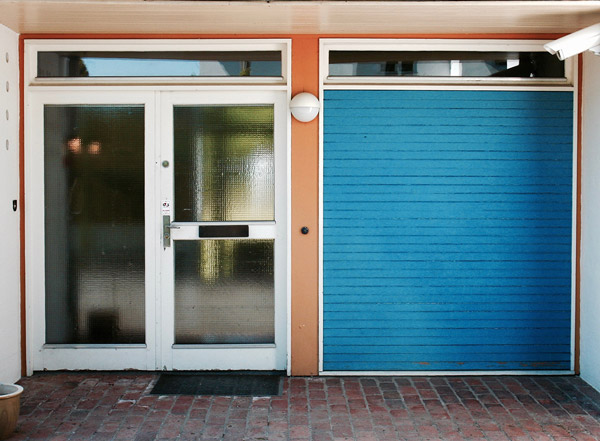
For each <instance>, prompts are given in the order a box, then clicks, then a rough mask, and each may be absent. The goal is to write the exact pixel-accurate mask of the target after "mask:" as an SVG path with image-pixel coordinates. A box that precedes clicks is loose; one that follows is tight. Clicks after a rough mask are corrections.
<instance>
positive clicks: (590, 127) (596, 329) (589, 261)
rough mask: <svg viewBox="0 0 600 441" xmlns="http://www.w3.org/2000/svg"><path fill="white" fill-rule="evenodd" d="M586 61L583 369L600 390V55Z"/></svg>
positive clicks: (582, 222) (592, 383)
mask: <svg viewBox="0 0 600 441" xmlns="http://www.w3.org/2000/svg"><path fill="white" fill-rule="evenodd" d="M583 63H584V68H583V112H582V114H583V125H582V130H583V133H582V143H583V152H582V172H581V173H582V175H581V178H582V180H581V198H582V200H581V328H580V329H581V357H580V368H581V377H582V378H583V379H584V380H585V381H587V382H588V383H589V384H591V385H592V386H594V387H595V388H596V389H598V390H600V124H599V123H600V57H598V56H595V55H592V54H590V53H589V52H588V53H586V54H585V56H584V59H583Z"/></svg>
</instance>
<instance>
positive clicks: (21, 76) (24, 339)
mask: <svg viewBox="0 0 600 441" xmlns="http://www.w3.org/2000/svg"><path fill="white" fill-rule="evenodd" d="M24 113H25V41H24V39H23V37H21V36H20V37H19V206H20V212H19V215H20V216H19V228H20V242H21V253H20V255H19V262H20V267H21V375H22V376H25V375H27V302H26V301H25V298H26V297H25V293H26V290H25V117H24Z"/></svg>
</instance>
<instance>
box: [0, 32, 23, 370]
mask: <svg viewBox="0 0 600 441" xmlns="http://www.w3.org/2000/svg"><path fill="white" fill-rule="evenodd" d="M18 47H19V46H18V35H17V34H16V33H14V32H13V31H11V30H10V29H8V28H6V27H4V26H2V25H0V176H1V177H2V185H0V382H14V381H16V380H18V379H19V378H20V376H21V338H20V335H21V330H20V314H21V313H20V307H21V302H20V266H19V247H20V240H19V212H20V209H21V207H20V203H19V204H18V206H17V210H16V211H14V210H13V200H15V199H18V197H19V146H18V141H19V59H18V56H19V51H18Z"/></svg>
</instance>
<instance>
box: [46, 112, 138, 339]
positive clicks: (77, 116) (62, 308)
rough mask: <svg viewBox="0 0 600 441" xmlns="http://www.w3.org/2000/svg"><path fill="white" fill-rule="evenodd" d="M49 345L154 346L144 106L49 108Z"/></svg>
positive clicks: (47, 228)
mask: <svg viewBox="0 0 600 441" xmlns="http://www.w3.org/2000/svg"><path fill="white" fill-rule="evenodd" d="M44 183H45V195H44V196H45V223H44V225H45V253H46V259H45V260H46V343H49V344H67V343H144V341H145V338H144V335H145V330H144V329H145V328H144V314H145V313H144V108H143V107H142V106H127V107H125V106H52V105H47V106H45V107H44Z"/></svg>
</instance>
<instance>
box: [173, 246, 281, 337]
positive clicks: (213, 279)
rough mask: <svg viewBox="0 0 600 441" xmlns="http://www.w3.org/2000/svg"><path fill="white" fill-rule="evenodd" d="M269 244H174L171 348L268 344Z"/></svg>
mask: <svg viewBox="0 0 600 441" xmlns="http://www.w3.org/2000/svg"><path fill="white" fill-rule="evenodd" d="M273 244H274V241H273V240H213V239H207V240H201V241H185V240H181V241H176V242H175V245H174V246H175V343H177V344H219V343H220V344H235V343H239V344H242V343H246V344H248V343H273V342H274V341H275V340H274V339H275V330H274V329H275V328H274V326H275V322H274V314H275V313H274V311H275V310H274V285H273V284H274V279H273Z"/></svg>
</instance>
